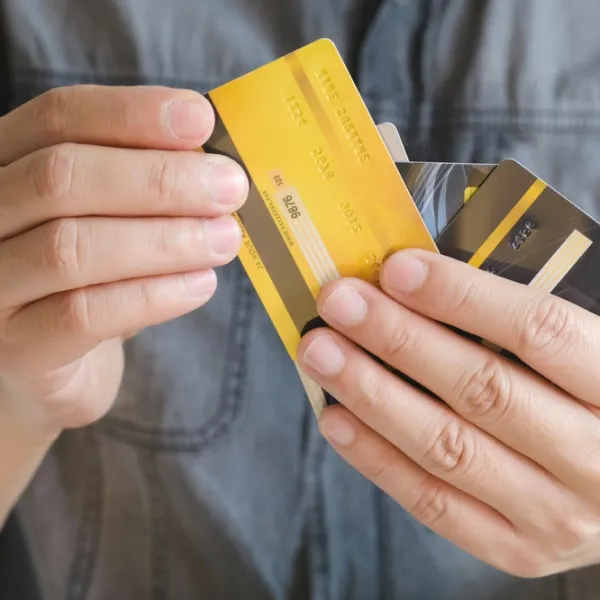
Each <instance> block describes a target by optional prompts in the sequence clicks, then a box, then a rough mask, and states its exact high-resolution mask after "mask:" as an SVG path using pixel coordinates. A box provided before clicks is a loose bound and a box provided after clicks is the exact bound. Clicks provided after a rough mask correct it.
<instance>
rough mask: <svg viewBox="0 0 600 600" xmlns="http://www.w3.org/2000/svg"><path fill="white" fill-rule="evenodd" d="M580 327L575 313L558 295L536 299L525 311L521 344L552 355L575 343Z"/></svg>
mask: <svg viewBox="0 0 600 600" xmlns="http://www.w3.org/2000/svg"><path fill="white" fill-rule="evenodd" d="M576 331H577V329H576V323H575V319H574V317H573V313H572V312H571V311H570V310H569V307H568V305H567V304H566V303H565V302H562V301H560V300H559V299H558V298H556V297H555V296H546V297H544V298H543V299H542V300H541V301H539V300H536V301H534V303H533V304H532V305H531V307H530V308H529V309H528V310H526V311H525V317H524V322H523V326H522V327H521V335H520V340H519V347H520V348H522V350H523V351H524V352H526V353H527V352H530V353H534V354H537V355H540V354H541V355H543V356H545V357H549V356H552V355H555V354H556V353H558V352H559V351H561V350H562V349H563V348H565V347H566V346H568V345H569V344H570V343H572V341H573V338H574V336H575V333H576Z"/></svg>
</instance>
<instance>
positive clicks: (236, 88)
mask: <svg viewBox="0 0 600 600" xmlns="http://www.w3.org/2000/svg"><path fill="white" fill-rule="evenodd" d="M207 98H208V99H209V101H210V102H211V103H212V105H213V107H214V109H215V113H216V115H217V123H216V127H215V132H214V134H213V136H212V137H211V139H210V140H209V141H208V142H207V144H206V145H205V146H204V147H203V149H202V150H203V151H205V152H215V153H220V154H224V155H227V156H229V157H231V158H233V159H235V160H236V161H238V162H239V163H240V164H241V165H242V166H243V167H244V168H245V170H246V172H247V174H248V176H249V178H250V181H251V189H250V194H249V198H248V201H247V202H246V204H245V206H244V207H243V208H242V209H241V210H240V211H239V212H238V214H237V219H238V222H239V224H240V226H241V228H242V232H243V246H242V250H241V252H240V261H241V262H242V264H243V266H244V268H245V270H246V272H247V274H248V276H249V278H250V280H251V281H252V283H253V285H254V287H255V288H256V291H257V294H258V296H259V297H260V299H261V301H262V302H263V304H264V306H265V309H266V311H267V313H268V314H269V317H270V318H271V320H272V322H273V324H274V326H275V328H276V330H277V332H278V334H279V336H280V337H281V340H282V342H283V344H284V346H285V348H286V349H287V351H288V353H289V355H290V357H291V359H292V360H293V361H296V351H297V346H298V343H299V342H300V339H301V337H302V335H304V334H305V333H306V331H307V330H309V329H310V328H312V327H314V326H316V325H318V324H320V321H319V319H318V316H317V311H316V303H315V301H316V298H317V296H318V294H319V292H320V290H321V288H322V287H323V285H325V284H326V283H327V282H329V281H333V280H335V279H338V278H340V277H359V278H361V279H364V280H366V281H368V282H370V283H372V284H373V285H377V284H378V275H379V270H380V268H381V265H382V263H383V261H384V260H385V259H386V258H387V257H388V256H389V255H390V254H392V253H394V252H395V251H397V250H400V249H404V248H422V249H426V250H430V251H434V252H441V253H442V254H445V255H448V256H451V257H453V258H456V259H458V260H461V261H464V262H467V263H469V264H470V265H472V266H474V267H476V268H480V269H485V270H487V271H489V272H491V273H495V274H497V275H499V276H501V277H506V278H508V279H512V280H514V281H518V282H520V283H523V284H525V285H530V286H532V287H535V288H536V289H539V290H543V291H546V292H548V293H553V294H557V295H560V296H562V297H563V298H566V299H567V300H569V301H571V302H574V303H575V304H578V305H580V306H582V307H584V308H586V309H588V310H590V311H592V312H595V313H596V314H600V302H599V300H600V278H598V277H595V276H594V270H593V269H594V266H595V265H598V264H600V257H599V256H598V253H599V248H600V244H599V243H598V242H599V241H600V225H599V224H598V223H597V222H596V221H594V220H593V219H592V218H591V217H589V216H588V215H586V214H585V213H583V212H582V211H581V210H580V209H578V208H577V207H576V206H575V205H574V204H572V203H571V202H570V201H569V200H567V199H566V198H565V197H564V196H561V195H560V194H559V193H558V192H556V191H555V190H553V189H552V188H551V187H550V186H548V185H547V184H546V183H544V182H543V181H541V180H540V179H538V178H537V177H536V176H535V175H533V174H532V173H531V172H530V171H528V170H527V169H526V168H525V167H523V166H522V165H520V164H519V163H517V162H515V161H513V160H506V161H504V162H502V163H500V164H499V165H476V164H451V163H411V162H409V161H408V158H407V156H406V153H405V151H404V146H403V144H402V141H401V139H400V136H399V134H398V131H397V130H396V128H395V127H394V126H393V125H392V124H390V123H383V124H380V125H379V126H376V124H375V123H374V121H373V120H372V118H371V116H370V115H369V112H368V110H367V108H366V106H365V104H364V102H363V100H362V98H361V96H360V93H359V92H358V90H357V88H356V86H355V84H354V83H353V81H352V78H351V76H350V74H349V72H348V70H347V69H346V67H345V65H344V63H343V60H342V58H341V57H340V55H339V53H338V51H337V50H336V48H335V46H334V44H333V43H332V42H331V41H329V40H325V39H323V40H318V41H316V42H314V43H312V44H310V45H308V46H305V47H304V48H301V49H299V50H297V51H296V52H293V53H291V54H289V55H287V56H284V57H282V58H280V59H278V60H276V61H274V62H272V63H270V64H268V65H265V66H263V67H261V68H259V69H257V70H256V71H253V72H251V73H249V74H248V75H245V76H243V77H240V78H239V79H236V80H234V81H232V82H230V83H227V84H225V85H224V86H221V87H220V88H217V89H216V90H213V91H212V92H210V93H209V94H207ZM299 374H300V377H301V379H302V382H303V384H304V387H305V389H306V391H307V395H308V397H309V399H310V401H311V404H312V406H313V409H314V410H315V412H316V413H317V414H319V413H320V412H321V411H322V410H323V408H324V407H325V406H326V405H327V404H328V403H329V402H328V398H327V396H326V395H325V394H324V393H323V391H322V390H321V389H320V388H319V386H317V385H316V384H315V383H314V382H312V381H311V380H310V379H308V378H307V377H306V376H305V375H304V374H303V373H301V372H300V370H299Z"/></svg>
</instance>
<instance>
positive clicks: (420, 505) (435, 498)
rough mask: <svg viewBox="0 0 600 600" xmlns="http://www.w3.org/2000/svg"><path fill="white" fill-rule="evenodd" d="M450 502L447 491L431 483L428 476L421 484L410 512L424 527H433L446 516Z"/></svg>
mask: <svg viewBox="0 0 600 600" xmlns="http://www.w3.org/2000/svg"><path fill="white" fill-rule="evenodd" d="M451 502H452V498H451V495H450V493H449V491H448V490H447V489H445V488H444V487H443V486H441V485H439V484H433V483H432V482H431V480H430V479H429V478H428V479H427V480H426V481H425V483H424V484H423V485H422V486H421V489H420V490H419V492H418V497H417V501H416V502H415V504H414V505H413V507H412V509H411V510H410V513H411V514H412V515H413V517H414V518H415V519H417V521H420V522H421V523H423V525H425V527H429V528H430V529H435V528H436V527H437V526H438V524H439V523H440V522H441V521H443V520H445V519H447V518H448V514H449V511H450V503H451Z"/></svg>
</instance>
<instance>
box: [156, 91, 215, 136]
mask: <svg viewBox="0 0 600 600" xmlns="http://www.w3.org/2000/svg"><path fill="white" fill-rule="evenodd" d="M164 121H165V126H166V127H167V129H168V130H169V131H170V132H171V135H173V136H174V137H176V138H179V139H181V140H199V139H202V138H203V137H204V136H205V135H206V130H207V128H208V124H209V122H210V116H209V106H208V103H207V102H206V101H205V100H204V99H197V100H176V101H175V102H171V104H168V105H167V106H166V108H165V114H164Z"/></svg>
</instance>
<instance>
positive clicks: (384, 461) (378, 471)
mask: <svg viewBox="0 0 600 600" xmlns="http://www.w3.org/2000/svg"><path fill="white" fill-rule="evenodd" d="M391 467H392V457H391V456H390V452H389V451H388V450H385V449H384V450H380V451H379V452H377V453H376V454H375V456H373V457H371V458H370V459H369V461H368V462H367V463H365V464H364V465H362V466H361V468H360V471H361V472H362V474H363V475H364V476H365V477H366V478H367V479H368V480H369V481H372V482H373V483H375V484H376V485H377V484H379V483H381V482H383V481H384V480H385V479H386V476H387V474H388V473H389V472H390V471H391V470H392V469H391Z"/></svg>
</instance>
